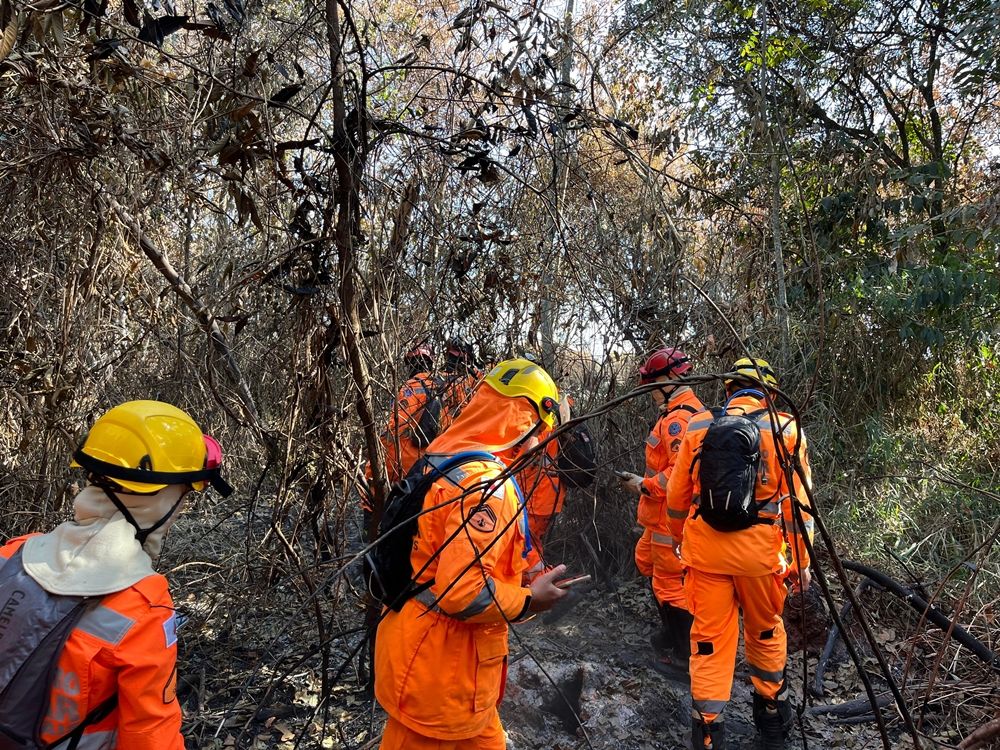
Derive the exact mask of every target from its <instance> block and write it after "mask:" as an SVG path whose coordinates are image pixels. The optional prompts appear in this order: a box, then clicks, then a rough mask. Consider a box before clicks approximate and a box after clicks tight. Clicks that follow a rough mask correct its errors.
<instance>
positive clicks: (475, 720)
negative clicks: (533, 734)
mask: <svg viewBox="0 0 1000 750" xmlns="http://www.w3.org/2000/svg"><path fill="white" fill-rule="evenodd" d="M558 400H559V395H558V392H557V390H556V386H555V384H554V383H553V382H552V379H551V378H550V377H549V375H548V373H546V372H545V371H544V370H543V369H542V368H541V367H539V366H538V365H535V364H533V363H532V362H529V361H528V360H524V359H514V360H508V361H506V362H501V363H500V364H498V365H497V366H496V367H495V368H494V369H493V370H492V371H491V372H490V373H489V375H488V376H487V377H486V378H485V380H484V385H483V386H482V387H480V388H479V389H478V390H477V391H476V393H475V395H474V396H473V397H472V400H471V401H470V402H469V404H468V405H467V406H466V407H465V409H464V410H463V411H462V414H461V415H460V416H459V418H458V420H457V421H456V422H455V423H454V424H453V425H452V426H451V428H450V429H449V430H448V431H447V432H445V433H443V434H442V435H441V436H440V437H439V438H437V440H435V441H434V442H433V443H432V444H431V446H430V448H429V449H428V451H427V454H426V456H425V458H426V459H427V460H428V461H430V462H431V463H435V462H439V461H443V460H445V459H446V458H447V457H448V456H452V455H454V454H456V453H461V452H463V451H468V450H479V451H487V452H490V453H492V454H493V455H494V456H496V458H497V461H489V460H482V459H477V460H473V461H471V462H467V463H463V464H461V465H460V466H458V467H455V468H452V469H451V470H449V471H448V472H447V473H446V474H445V476H444V477H442V478H441V479H438V480H437V481H435V482H434V483H433V484H432V485H431V489H430V491H429V492H428V493H427V495H426V497H425V498H424V503H423V507H424V509H425V512H424V513H423V514H422V515H421V516H420V518H419V528H418V532H417V535H416V537H415V538H414V545H413V552H412V554H411V564H412V566H413V570H414V571H415V580H416V581H417V583H418V584H429V585H428V586H427V588H426V589H425V590H423V591H422V592H421V593H419V594H417V595H416V596H415V597H414V598H412V599H410V600H409V601H407V602H406V603H405V604H404V605H403V606H402V609H401V610H400V611H399V612H395V611H393V610H386V612H385V616H384V619H383V620H382V622H381V624H380V625H379V629H378V634H377V636H376V642H375V660H376V661H375V695H376V697H377V698H378V701H379V703H381V704H382V707H383V708H384V709H385V710H386V713H388V714H389V719H388V722H387V723H386V727H385V731H384V733H383V735H382V744H381V748H382V750H432V749H433V750H502V748H505V747H506V737H505V734H504V731H503V728H502V727H501V725H500V715H499V713H498V711H497V706H498V705H499V703H500V699H501V697H502V694H503V685H504V682H505V680H506V671H507V648H508V647H507V623H508V622H513V621H517V620H519V619H522V618H524V617H526V616H527V615H528V614H529V613H531V612H536V611H542V610H545V609H548V608H549V607H551V606H552V604H554V603H555V602H556V601H557V600H558V599H560V598H562V596H564V595H565V591H563V590H561V589H559V588H557V587H556V586H554V585H553V581H554V580H556V579H557V578H558V577H559V576H560V575H561V574H562V573H563V572H564V570H565V569H564V567H563V566H559V567H557V568H555V569H553V570H552V571H551V572H549V573H547V574H545V575H542V576H539V577H538V578H536V579H535V581H534V582H533V583H532V584H531V586H530V587H525V586H522V585H521V577H522V573H523V571H524V569H525V566H526V562H525V555H526V548H527V547H528V546H529V545H530V538H529V537H528V531H527V523H526V522H525V520H524V519H525V512H524V504H523V500H522V499H521V498H520V497H519V496H520V490H519V489H518V488H517V486H516V484H515V482H514V481H513V480H510V479H508V480H506V481H497V478H498V477H500V475H501V474H502V472H503V471H504V469H505V466H507V465H509V464H510V463H511V462H512V461H513V460H514V459H515V458H516V457H517V456H518V455H520V454H521V453H523V452H524V451H527V450H530V449H531V448H532V447H534V446H536V445H537V444H538V442H539V439H540V438H544V436H545V435H546V434H547V433H548V432H549V431H550V430H551V429H552V428H553V426H554V425H555V421H556V411H557V408H558Z"/></svg>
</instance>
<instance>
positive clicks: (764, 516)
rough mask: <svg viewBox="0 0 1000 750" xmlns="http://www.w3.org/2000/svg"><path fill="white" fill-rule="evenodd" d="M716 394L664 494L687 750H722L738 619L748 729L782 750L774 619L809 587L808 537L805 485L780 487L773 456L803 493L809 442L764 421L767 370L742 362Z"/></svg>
mask: <svg viewBox="0 0 1000 750" xmlns="http://www.w3.org/2000/svg"><path fill="white" fill-rule="evenodd" d="M725 383H726V394H727V396H728V400H727V402H726V405H725V407H724V409H723V410H719V411H718V412H717V413H715V414H713V413H707V412H706V413H705V414H704V415H699V416H697V417H695V418H694V419H693V420H692V421H691V424H690V425H689V426H688V431H687V435H686V436H685V438H684V442H683V443H682V444H681V449H680V455H679V457H678V460H677V465H676V466H675V468H674V472H673V474H672V475H671V477H670V482H669V485H668V488H667V502H668V514H669V517H670V525H671V529H672V533H673V536H674V539H675V540H677V541H678V543H679V544H680V553H681V559H682V562H683V564H684V566H685V568H686V569H687V575H686V578H685V590H686V592H687V596H688V604H689V605H690V607H691V612H692V613H693V615H694V624H693V626H692V628H691V646H692V655H691V696H692V702H693V712H692V717H693V718H692V745H693V747H694V748H695V749H696V750H704V749H705V748H712V750H721V749H722V748H724V747H725V724H724V722H723V716H722V713H723V709H724V708H725V706H726V703H727V702H728V701H729V698H730V693H731V690H732V682H733V673H734V669H735V662H736V648H737V643H738V641H739V618H740V610H741V609H742V612H743V637H744V641H745V643H746V657H747V662H748V664H749V668H750V676H751V680H752V682H753V687H754V695H753V701H754V705H753V717H754V723H755V725H756V726H757V730H758V733H759V735H760V740H761V747H762V748H763V749H764V750H780V748H783V747H784V740H785V736H786V735H787V732H788V730H789V729H790V726H791V715H792V712H791V707H790V705H789V703H788V700H787V688H786V684H785V661H786V657H787V646H786V639H785V628H784V624H783V622H782V619H781V614H782V610H783V608H784V603H785V596H786V586H785V582H786V580H787V581H790V582H791V584H792V587H793V589H798V588H801V589H803V590H804V589H806V588H808V586H809V582H810V572H809V555H808V553H807V551H806V546H805V543H804V541H803V536H802V533H806V534H809V535H810V538H811V535H812V518H811V516H810V515H809V514H808V513H807V512H806V511H805V510H802V507H803V506H808V498H807V495H806V489H805V485H804V484H803V482H802V481H801V479H800V477H799V475H798V474H797V473H795V474H793V478H792V484H791V486H789V480H788V474H787V473H786V471H785V470H784V467H783V462H782V461H781V460H780V459H779V453H778V446H779V445H781V446H783V448H784V451H785V452H786V453H787V455H788V456H790V457H791V460H792V462H793V463H797V464H798V466H799V467H801V469H802V473H803V475H804V477H805V483H806V484H809V483H811V478H810V476H811V475H810V470H809V461H808V457H807V453H806V439H805V435H804V434H803V433H802V430H801V427H800V426H799V425H798V424H797V423H796V422H795V420H794V418H793V417H792V416H790V415H788V414H785V413H782V412H774V413H773V414H772V413H770V412H769V407H770V406H771V399H770V395H769V394H770V393H771V392H770V390H769V388H770V387H773V388H777V387H778V381H777V378H776V377H775V375H774V372H773V371H772V369H771V367H770V365H769V364H768V363H767V362H766V361H764V360H762V359H756V360H751V359H748V358H745V359H741V360H739V361H738V362H736V363H735V364H734V365H733V372H732V373H731V375H730V377H729V378H728V379H727V380H726V381H725ZM713 488H714V489H713ZM793 502H795V503H798V504H799V507H800V512H801V518H802V519H803V528H799V527H798V526H797V525H796V523H795V521H794V515H793V513H794V509H793V507H792V503H793ZM783 531H784V533H783ZM786 537H787V539H788V540H789V543H788V545H786V544H785V538H786ZM789 552H790V554H791V559H788V556H787V555H788V553H789Z"/></svg>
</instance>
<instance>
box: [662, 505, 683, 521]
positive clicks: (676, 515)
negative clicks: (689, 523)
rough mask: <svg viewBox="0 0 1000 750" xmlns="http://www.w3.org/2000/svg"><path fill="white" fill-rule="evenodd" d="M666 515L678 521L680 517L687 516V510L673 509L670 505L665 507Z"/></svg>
mask: <svg viewBox="0 0 1000 750" xmlns="http://www.w3.org/2000/svg"><path fill="white" fill-rule="evenodd" d="M667 515H668V516H670V517H671V518H676V519H677V520H678V521H679V520H680V519H682V518H687V517H688V512H687V511H686V510H674V509H673V508H671V507H669V506H668V507H667Z"/></svg>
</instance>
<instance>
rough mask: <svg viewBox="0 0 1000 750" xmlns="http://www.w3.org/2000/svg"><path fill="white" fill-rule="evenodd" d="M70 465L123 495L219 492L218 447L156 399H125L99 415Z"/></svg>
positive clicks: (224, 488)
mask: <svg viewBox="0 0 1000 750" xmlns="http://www.w3.org/2000/svg"><path fill="white" fill-rule="evenodd" d="M70 466H71V467H74V468H80V467H82V468H84V469H86V470H87V471H89V472H90V473H91V474H94V475H95V476H99V477H107V478H108V479H111V480H113V481H114V483H115V484H116V485H118V486H119V487H121V488H122V489H123V490H125V491H126V492H134V493H138V494H142V495H145V494H151V493H154V492H159V491H160V490H162V489H163V488H165V487H167V486H168V485H171V484H190V485H191V486H192V487H193V488H194V489H196V490H203V489H205V485H206V484H207V483H209V482H210V483H211V484H212V486H213V487H215V488H216V489H217V490H218V491H219V492H220V493H221V494H223V495H228V494H229V493H230V492H232V488H231V487H229V485H228V484H226V482H225V481H224V480H223V479H222V477H221V475H220V473H219V471H220V468H221V466H222V448H221V446H220V445H219V443H218V441H216V440H215V438H213V437H211V436H210V435H203V434H202V432H201V428H199V427H198V425H197V424H196V423H195V421H194V420H193V419H191V417H190V416H188V414H187V413H186V412H184V411H181V410H180V409H178V408H177V407H176V406H171V405H170V404H165V403H162V402H160V401H129V402H127V403H124V404H121V405H119V406H116V407H114V408H113V409H111V410H110V411H109V412H107V413H106V414H104V415H103V416H102V417H100V418H99V419H98V420H97V421H96V422H94V426H93V427H91V428H90V432H89V433H88V434H87V436H86V438H84V441H83V445H81V446H80V447H79V448H78V449H77V451H76V452H75V453H74V454H73V460H72V461H71V462H70Z"/></svg>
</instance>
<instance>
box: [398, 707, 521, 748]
mask: <svg viewBox="0 0 1000 750" xmlns="http://www.w3.org/2000/svg"><path fill="white" fill-rule="evenodd" d="M493 717H494V718H493V720H492V721H491V722H490V724H489V725H487V727H486V729H484V730H483V732H482V734H480V735H479V736H478V737H472V738H470V739H467V740H439V739H435V738H434V737H425V736H424V735H422V734H417V733H416V732H414V731H413V730H412V729H408V728H407V727H406V726H404V725H403V724H401V723H400V722H398V721H396V720H395V719H394V718H392V717H391V716H390V717H389V720H388V721H387V722H386V724H385V731H384V732H383V733H382V744H380V745H379V750H504V748H506V747H507V735H506V733H505V732H504V731H503V727H502V726H500V714H499V713H498V712H496V711H494V712H493Z"/></svg>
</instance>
